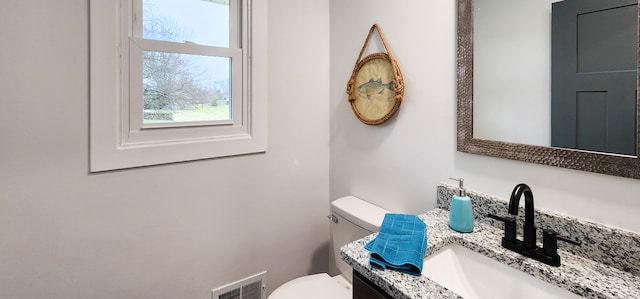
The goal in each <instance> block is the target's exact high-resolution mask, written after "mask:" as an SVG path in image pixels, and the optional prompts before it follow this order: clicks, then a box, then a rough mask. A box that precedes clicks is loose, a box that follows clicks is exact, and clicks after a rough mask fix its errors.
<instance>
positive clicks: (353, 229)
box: [269, 196, 388, 299]
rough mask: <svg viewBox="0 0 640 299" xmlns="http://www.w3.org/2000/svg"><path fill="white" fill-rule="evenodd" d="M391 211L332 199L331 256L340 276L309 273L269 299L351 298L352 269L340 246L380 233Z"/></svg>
mask: <svg viewBox="0 0 640 299" xmlns="http://www.w3.org/2000/svg"><path fill="white" fill-rule="evenodd" d="M386 213H388V211H386V210H384V209H382V208H380V207H378V206H375V205H373V204H370V203H368V202H366V201H363V200H361V199H359V198H356V197H353V196H346V197H342V198H339V199H336V200H334V201H333V202H331V215H329V218H330V219H331V226H330V232H331V247H332V248H331V249H332V252H331V259H333V260H334V261H335V264H336V265H337V268H338V270H339V271H340V275H337V276H334V277H331V276H329V275H328V274H327V273H320V274H314V275H307V276H303V277H299V278H296V279H294V280H291V281H289V282H287V283H285V284H283V285H281V286H280V287H278V288H277V289H276V290H275V291H273V293H271V295H270V296H269V299H294V298H295V299H298V298H305V299H315V298H317V299H327V298H331V299H350V298H352V292H351V284H352V281H351V279H352V278H351V277H352V276H351V275H352V272H351V271H352V269H351V267H350V266H349V265H347V264H346V263H345V262H343V261H342V260H341V259H340V247H342V246H343V245H346V244H347V243H349V242H351V241H355V240H357V239H360V238H362V237H365V236H367V235H370V234H371V233H374V232H377V231H378V229H379V228H380V225H381V224H382V220H383V219H384V214H386Z"/></svg>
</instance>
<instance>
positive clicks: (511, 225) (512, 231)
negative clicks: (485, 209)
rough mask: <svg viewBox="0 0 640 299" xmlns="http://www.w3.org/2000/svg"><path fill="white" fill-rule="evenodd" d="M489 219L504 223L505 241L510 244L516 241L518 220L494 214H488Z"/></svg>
mask: <svg viewBox="0 0 640 299" xmlns="http://www.w3.org/2000/svg"><path fill="white" fill-rule="evenodd" d="M487 217H489V218H492V219H495V220H498V221H502V222H504V240H505V241H508V242H515V241H516V218H514V217H511V216H507V217H500V216H497V215H493V214H487Z"/></svg>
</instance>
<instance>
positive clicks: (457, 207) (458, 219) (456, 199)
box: [449, 178, 473, 233]
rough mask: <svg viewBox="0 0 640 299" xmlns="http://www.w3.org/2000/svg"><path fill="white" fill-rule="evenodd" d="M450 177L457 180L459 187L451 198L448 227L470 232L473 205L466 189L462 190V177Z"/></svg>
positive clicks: (471, 229)
mask: <svg viewBox="0 0 640 299" xmlns="http://www.w3.org/2000/svg"><path fill="white" fill-rule="evenodd" d="M450 179H452V180H454V181H458V184H459V188H458V190H457V191H456V193H455V194H454V195H453V197H452V198H451V207H450V209H449V227H451V229H453V230H455V231H457V232H461V233H470V232H472V231H473V206H472V205H471V199H470V198H469V196H467V191H465V190H464V179H462V178H458V179H454V178H450Z"/></svg>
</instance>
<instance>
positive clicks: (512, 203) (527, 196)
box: [509, 184, 534, 226]
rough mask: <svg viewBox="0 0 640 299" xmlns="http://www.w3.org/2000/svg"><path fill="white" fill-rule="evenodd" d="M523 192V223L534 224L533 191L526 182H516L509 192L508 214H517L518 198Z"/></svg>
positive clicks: (526, 224)
mask: <svg viewBox="0 0 640 299" xmlns="http://www.w3.org/2000/svg"><path fill="white" fill-rule="evenodd" d="M523 193H524V225H525V226H534V208H533V192H532V191H531V188H529V186H527V185H526V184H518V185H517V186H516V187H515V188H513V192H511V198H510V199H509V214H511V215H514V216H517V215H518V206H519V205H520V198H521V197H522V194H523Z"/></svg>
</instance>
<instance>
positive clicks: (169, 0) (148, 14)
mask: <svg viewBox="0 0 640 299" xmlns="http://www.w3.org/2000/svg"><path fill="white" fill-rule="evenodd" d="M142 6H143V7H142V15H143V17H142V37H143V38H148V39H156V40H163V41H172V42H179V43H181V42H184V41H190V42H194V43H197V44H201V45H210V46H217V47H229V31H230V28H229V0H143V5H142Z"/></svg>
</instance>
